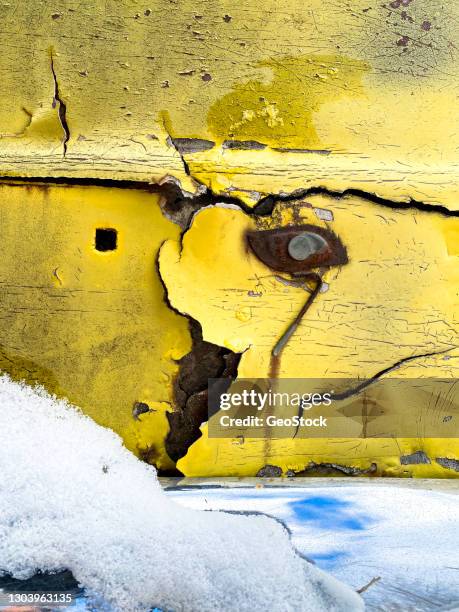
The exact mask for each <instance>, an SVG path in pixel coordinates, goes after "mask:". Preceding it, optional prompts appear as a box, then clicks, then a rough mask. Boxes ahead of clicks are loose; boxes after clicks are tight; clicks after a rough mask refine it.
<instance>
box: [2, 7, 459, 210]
mask: <svg viewBox="0 0 459 612" xmlns="http://www.w3.org/2000/svg"><path fill="white" fill-rule="evenodd" d="M458 17H459V6H458V4H457V2H455V1H454V0H448V1H446V2H443V3H442V4H441V5H439V4H438V2H435V0H426V1H424V2H422V3H421V2H400V1H399V0H394V1H393V2H387V3H382V2H379V1H378V2H375V1H367V0H356V1H354V2H348V1H347V0H339V1H338V2H335V3H333V4H332V5H324V4H323V2H322V1H321V0H307V2H304V1H303V0H282V1H281V2H279V1H278V0H270V1H268V2H267V3H266V4H265V5H264V6H263V10H260V6H259V4H258V3H257V2H254V1H253V0H250V1H249V2H245V3H244V4H243V5H241V4H240V3H237V2H231V1H230V0H218V1H217V0H215V1H204V0H202V1H200V2H198V3H196V2H189V1H188V2H180V3H176V2H170V1H169V0H160V1H158V2H155V3H154V5H151V6H148V3H145V2H140V0H133V1H130V2H118V1H115V0H109V1H106V2H105V1H104V2H102V1H96V2H93V3H91V4H90V5H87V4H84V5H83V4H81V3H80V2H77V1H76V0H66V2H64V3H60V5H59V6H58V7H57V6H56V5H55V3H52V2H50V1H49V0H42V1H41V2H28V1H26V0H12V1H10V2H4V3H2V4H0V19H1V23H2V37H1V41H0V48H1V54H0V58H1V59H0V76H1V80H2V96H1V100H0V134H1V141H0V143H1V146H0V168H1V172H2V174H3V175H9V176H24V175H28V176H53V177H55V176H66V177H76V176H80V177H81V176H83V177H99V178H100V177H109V178H117V179H121V178H125V179H132V180H144V181H156V180H160V179H161V178H162V177H164V176H165V175H168V174H169V175H170V174H172V175H174V176H176V177H177V178H178V179H179V180H181V181H182V182H183V185H184V187H186V188H187V189H189V190H191V189H192V184H191V182H190V181H189V180H188V178H187V175H186V173H185V171H184V168H183V164H182V161H181V159H180V156H179V155H178V153H177V151H176V150H175V149H174V147H173V146H172V145H171V142H170V140H169V139H168V137H169V136H171V137H173V138H192V139H201V140H205V141H208V146H209V147H210V148H209V149H208V150H204V151H202V150H201V151H199V150H198V149H200V148H201V149H202V147H199V146H198V145H199V143H190V146H189V148H188V149H187V151H185V152H184V156H185V158H186V160H187V163H188V166H189V171H190V173H191V175H192V176H193V177H194V178H195V179H197V180H199V181H201V182H204V183H205V184H207V185H209V186H211V187H212V188H213V189H214V191H215V192H222V193H225V192H231V193H237V194H238V195H240V196H241V197H242V198H244V199H245V200H246V201H247V202H248V203H249V204H253V203H254V201H255V200H254V199H256V198H257V193H265V194H267V193H279V192H291V191H293V190H295V189H298V188H305V187H310V186H321V187H326V188H328V189H332V190H338V191H341V190H345V189H350V188H358V189H364V190H366V191H369V192H375V193H378V194H379V195H381V196H384V197H386V198H390V199H394V200H402V201H407V200H409V199H410V198H414V199H417V200H420V201H425V202H429V203H433V204H442V205H444V206H448V207H451V208H456V209H457V198H456V195H455V194H456V192H457V188H458V174H457V163H458V150H459V146H458V145H459V133H458V131H457V129H456V127H455V126H456V125H457V118H458V109H459V106H458V104H459V102H458V96H457V87H458V85H457V83H458V80H457V73H458V63H457V42H458V26H457V24H458ZM56 86H57V94H58V99H59V100H60V101H61V103H63V104H64V105H65V109H63V108H62V106H61V103H56V102H55V101H54V98H55V97H56ZM61 110H65V116H66V123H67V126H66V128H65V129H64V128H63V127H62V125H61V121H60V117H59V112H60V111H61ZM66 130H67V131H68V133H67V134H66ZM63 140H66V143H65V150H64V146H63ZM227 140H237V141H247V140H249V141H257V142H259V143H260V146H261V147H264V148H261V149H256V150H248V151H247V150H242V151H241V150H234V149H231V148H228V147H227V146H224V142H225V141H227ZM201 144H202V143H201ZM190 151H191V152H190ZM193 151H195V152H193ZM254 192H255V193H254Z"/></svg>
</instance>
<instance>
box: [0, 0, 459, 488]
mask: <svg viewBox="0 0 459 612" xmlns="http://www.w3.org/2000/svg"><path fill="white" fill-rule="evenodd" d="M236 4H237V3H234V2H230V0H222V1H221V2H218V3H205V6H204V5H203V7H202V10H201V9H200V10H199V12H198V11H197V10H196V6H195V3H192V2H189V1H188V0H186V1H184V2H181V3H171V2H169V1H168V0H158V2H156V3H155V6H154V7H152V8H149V9H148V10H147V9H146V8H145V6H144V5H143V4H142V3H140V2H139V0H133V1H132V2H129V3H125V2H116V1H115V0H107V2H103V3H102V2H96V3H92V5H91V6H89V5H88V6H84V5H82V3H81V2H77V0H69V1H68V2H66V3H65V7H62V10H61V11H59V13H58V17H56V14H57V13H56V10H55V6H54V5H52V4H51V3H50V1H49V0H44V2H41V3H34V2H27V1H26V0H13V1H11V2H8V3H3V4H1V5H0V19H1V22H2V32H3V35H2V38H1V40H0V50H1V53H0V77H1V79H2V96H1V99H0V176H3V177H12V180H16V179H17V178H20V177H32V178H35V179H36V178H37V177H45V178H46V179H47V180H49V179H52V178H57V179H59V180H63V181H72V180H73V179H75V178H76V179H85V180H89V181H90V180H92V179H110V180H117V181H123V180H128V181H133V182H136V181H137V182H139V183H140V182H142V183H143V184H144V183H154V184H156V185H157V184H160V183H162V181H163V180H164V178H165V177H166V176H170V177H173V179H175V181H176V182H177V181H178V182H179V183H180V185H181V186H182V188H183V189H184V190H186V191H187V192H194V191H195V190H196V188H197V183H202V184H203V185H205V186H207V187H209V188H211V189H212V190H213V192H214V194H217V195H218V194H223V195H231V196H233V197H238V198H239V199H240V200H241V201H243V202H244V203H245V204H246V205H247V206H249V207H253V206H254V205H256V204H257V202H259V201H260V199H261V198H262V197H263V196H265V195H269V194H292V193H294V192H297V190H302V192H305V190H307V189H308V188H317V187H320V188H322V189H323V190H326V191H328V192H329V193H331V192H334V193H336V194H338V193H341V192H348V191H349V190H360V191H361V192H365V193H367V194H374V195H376V196H380V197H381V198H386V199H387V200H389V201H391V202H403V203H407V204H409V203H410V202H411V200H417V201H419V202H422V203H426V204H432V205H438V206H441V207H442V209H445V208H447V209H449V210H450V211H453V210H454V211H457V210H458V198H457V192H458V188H459V173H458V171H457V168H458V163H459V132H458V130H457V129H456V125H457V122H458V116H459V96H458V79H457V72H458V62H457V53H456V48H457V39H458V33H459V30H458V24H459V4H458V3H457V2H454V0H447V1H446V2H444V3H442V5H441V7H440V6H439V5H438V3H437V2H436V1H435V0H425V1H424V2H422V3H420V2H412V3H402V4H401V5H400V3H396V2H394V3H389V4H384V3H371V2H370V3H369V2H368V1H367V0H355V1H353V2H352V3H350V2H348V1H347V0H338V1H337V2H335V3H333V5H326V6H324V3H323V2H322V0H307V1H306V2H304V0H282V1H281V2H279V1H278V0H268V1H267V2H265V4H264V5H263V10H260V6H259V4H258V3H255V2H253V1H252V0H249V1H248V2H245V3H244V4H243V5H242V4H241V5H236ZM227 14H231V17H232V18H231V20H227V19H225V18H224V17H225V15H227ZM426 24H428V25H426ZM56 88H57V89H58V94H59V95H58V98H59V99H56ZM63 112H64V113H65V121H66V129H64V127H63V125H62V121H61V117H60V114H61V115H62V113H63ZM67 129H68V133H67V132H66V130H67ZM67 138H68V141H67V142H65V146H64V141H66V140H67ZM180 139H181V140H182V141H184V140H185V141H186V140H187V139H189V142H188V141H187V142H188V144H189V147H188V149H186V148H185V149H183V150H181V149H180V146H179V144H177V142H178V140H180ZM229 140H231V141H235V142H233V143H232V145H231V146H229V145H228V142H226V143H225V141H229ZM254 141H255V142H254ZM203 142H204V144H205V146H204V147H202V146H201V145H202V144H203ZM0 191H1V195H2V201H1V203H0V210H1V213H2V224H1V228H0V235H1V237H2V247H3V251H4V257H3V260H2V262H1V265H0V268H1V270H2V276H1V279H2V280H1V283H0V290H1V292H2V322H1V323H0V328H1V342H0V344H1V351H0V366H1V368H2V369H5V370H8V371H10V372H12V373H13V374H14V375H15V376H16V377H19V378H25V379H26V380H27V381H28V382H35V381H38V382H40V383H43V384H45V385H46V386H47V388H48V389H50V390H52V391H54V392H56V393H58V394H59V395H64V396H67V397H69V399H70V400H71V401H74V402H75V403H77V404H79V405H81V406H82V407H83V409H84V410H85V411H87V412H88V414H90V415H91V416H93V417H94V418H95V419H96V420H97V421H98V422H100V423H103V424H105V425H108V426H110V427H113V429H115V430H116V431H118V432H119V433H121V434H122V435H123V437H124V439H125V440H126V443H127V445H128V446H129V448H132V449H134V450H136V451H137V452H141V453H142V455H143V456H144V457H145V458H146V459H147V460H148V461H152V462H154V463H155V464H157V465H158V466H160V467H163V468H165V469H168V468H170V467H171V466H172V463H171V461H170V460H169V459H168V457H167V455H166V453H165V450H164V439H165V437H166V436H167V432H168V422H167V418H166V412H167V411H168V410H171V409H172V408H173V406H172V401H173V398H172V385H173V378H174V375H175V373H176V372H177V368H178V366H177V364H176V363H175V361H174V360H176V359H178V358H180V356H182V355H183V354H184V353H186V352H187V350H188V349H189V347H190V339H189V334H188V330H187V323H186V320H185V319H183V318H181V317H180V316H179V315H178V314H177V313H174V312H172V310H171V309H170V308H169V307H168V306H166V304H165V303H164V300H163V297H164V295H163V287H162V285H161V284H160V280H159V278H158V276H157V271H156V268H155V257H156V254H157V252H158V250H159V248H160V246H161V244H162V243H163V242H164V241H166V243H165V244H164V246H163V247H162V249H161V272H162V275H163V279H164V281H165V283H166V286H167V291H168V294H169V296H168V297H169V299H170V301H171V304H172V306H173V307H175V308H176V309H177V310H179V311H181V312H183V313H186V314H189V315H191V316H192V317H194V318H195V319H197V320H198V321H199V322H200V323H201V325H202V327H203V331H204V337H205V339H207V340H209V341H212V342H215V343H216V344H219V345H221V346H225V347H228V348H230V349H231V350H234V351H238V352H242V351H244V354H243V356H242V359H241V363H240V368H239V376H241V377H253V376H254V375H256V376H266V375H267V374H268V373H269V368H270V363H269V362H270V354H271V350H272V347H273V345H274V343H275V342H276V340H278V338H279V335H280V333H282V331H284V330H285V326H286V325H287V324H288V323H289V322H290V321H291V320H292V317H293V316H294V315H295V313H296V312H298V310H299V308H300V307H301V305H302V304H303V303H304V300H305V291H304V289H301V288H298V287H293V286H291V285H289V284H285V282H283V280H284V281H285V279H283V280H282V279H280V278H278V277H277V278H276V275H274V274H273V272H272V271H271V270H269V269H267V268H266V267H265V266H264V265H263V264H262V263H261V262H260V261H258V260H257V259H256V258H255V257H254V256H253V255H252V254H251V253H250V252H249V251H248V250H247V248H246V244H245V241H244V234H245V232H246V231H248V230H254V229H266V228H275V227H284V226H286V225H287V224H290V223H292V222H294V223H301V222H307V223H313V224H315V225H318V226H321V227H330V228H332V229H333V231H335V232H336V233H337V234H338V235H339V236H340V238H341V239H342V241H343V242H344V244H345V245H346V247H347V249H348V254H349V259H350V262H349V264H347V265H345V266H343V267H342V268H341V269H340V268H332V269H330V270H329V271H327V272H326V273H325V274H324V280H325V282H326V287H325V288H326V291H325V292H324V293H321V294H320V295H319V296H318V298H317V300H315V302H314V304H313V306H312V307H311V309H310V310H309V311H308V313H307V316H306V317H305V319H304V321H303V323H302V325H301V327H300V329H299V330H298V332H297V333H296V334H295V335H294V336H293V337H292V339H291V340H290V341H289V343H288V345H287V346H286V348H285V350H284V352H283V354H282V359H281V363H280V371H279V374H280V376H284V377H287V376H299V377H303V376H305V373H307V375H308V376H325V375H327V376H333V375H336V376H343V377H344V376H349V377H355V376H360V377H370V376H373V375H374V374H375V372H378V371H380V370H382V369H384V368H385V367H387V366H390V365H391V364H393V363H395V362H397V361H398V360H399V359H401V358H404V357H408V356H413V355H417V354H424V353H428V352H435V351H448V352H447V353H445V354H444V355H443V354H442V355H441V356H440V355H438V356H437V357H434V356H433V357H429V358H423V359H420V360H419V362H418V361H416V363H414V362H411V363H410V364H405V365H404V368H403V372H404V373H406V375H407V376H416V375H424V374H425V373H426V372H428V373H429V375H438V376H442V375H445V376H457V368H456V366H455V363H456V361H457V354H456V353H454V347H456V346H457V312H458V303H457V286H458V285H459V273H458V267H457V255H458V252H459V251H458V244H459V239H458V237H459V229H458V221H457V217H456V218H453V217H449V218H448V217H446V216H442V215H440V214H436V213H434V212H432V211H429V212H427V210H416V209H410V208H407V209H406V210H396V209H393V208H390V207H389V206H383V205H382V204H378V203H375V202H372V201H369V200H366V199H362V198H357V197H343V198H331V197H328V196H325V195H324V196H318V195H316V196H314V197H311V198H306V199H305V201H303V202H300V203H298V202H297V203H289V204H284V205H279V206H278V207H277V208H276V209H275V211H274V213H273V215H272V217H266V218H263V219H260V218H258V219H255V218H254V217H250V216H248V215H247V214H245V213H243V212H242V211H240V210H229V209H224V208H213V209H209V210H205V211H203V212H201V213H200V214H199V215H197V216H196V217H195V219H194V222H193V224H192V227H191V229H190V230H189V231H188V232H186V234H185V236H184V238H183V243H182V244H180V242H179V230H178V227H177V226H174V225H173V224H172V223H171V222H169V221H168V220H167V219H166V218H165V217H164V216H163V215H161V213H160V210H159V207H158V196H157V195H154V194H151V193H148V192H147V191H137V190H134V189H125V190H121V189H120V190H116V189H113V188H109V187H99V188H97V187H89V186H88V187H81V186H80V187H76V186H75V187H64V186H60V187H57V186H54V187H51V186H48V187H46V186H32V184H30V185H29V186H26V185H17V186H12V185H6V184H5V185H1V186H0ZM317 209H324V210H327V211H331V212H332V215H333V221H329V220H326V219H327V217H319V216H318V215H317V212H316V210H317ZM99 224H100V225H101V226H104V227H107V226H112V225H114V226H116V227H118V228H119V235H118V239H119V244H118V249H117V250H116V252H114V253H98V252H95V251H94V249H93V233H94V230H95V227H96V226H98V225H99ZM112 264H113V265H112ZM446 357H449V359H446ZM398 373H400V372H398ZM136 401H141V402H145V403H146V404H148V406H149V407H150V409H151V411H150V412H147V413H143V414H141V415H139V417H138V420H135V419H134V418H133V416H132V405H133V403H134V402H136ZM203 434H204V435H203V437H202V438H201V439H200V440H198V441H197V442H196V443H195V444H194V445H193V446H192V447H191V449H190V451H189V453H188V455H187V456H186V457H185V458H183V459H182V460H181V461H180V462H179V466H180V468H181V469H182V470H183V471H184V472H185V473H186V474H189V475H222V474H231V475H253V474H254V473H256V472H257V471H258V469H259V468H261V467H263V465H264V464H265V463H266V462H267V460H269V462H271V463H274V464H276V465H280V466H281V467H282V469H283V470H284V471H287V470H289V469H292V470H294V471H298V470H302V469H304V468H305V467H306V466H307V465H308V462H309V461H315V462H324V463H327V462H330V463H333V462H342V463H343V464H345V465H353V466H356V467H360V468H362V469H367V468H368V467H369V465H371V463H372V462H376V463H377V464H378V469H379V470H380V473H384V474H388V475H402V476H403V475H433V476H437V475H440V476H454V475H456V474H455V473H454V472H453V471H452V470H448V469H447V468H444V467H442V466H440V465H439V464H438V463H436V462H435V457H450V458H456V457H457V456H458V447H457V443H456V442H455V441H454V440H383V441H381V440H380V441H378V440H359V441H355V440H336V439H335V440H328V441H327V440H324V441H317V440H316V441H314V442H311V443H310V444H308V443H307V442H305V441H302V442H296V441H291V440H290V441H289V440H283V441H275V440H273V441H271V442H270V446H269V448H268V449H267V446H266V445H263V443H262V441H260V440H245V441H244V442H243V443H241V441H240V440H230V441H224V440H219V441H218V440H209V439H208V437H207V436H206V427H203ZM417 450H424V451H425V452H426V454H427V455H428V456H429V457H431V458H432V463H431V464H429V465H403V466H402V465H400V460H399V457H400V455H402V454H410V453H411V452H415V451H417Z"/></svg>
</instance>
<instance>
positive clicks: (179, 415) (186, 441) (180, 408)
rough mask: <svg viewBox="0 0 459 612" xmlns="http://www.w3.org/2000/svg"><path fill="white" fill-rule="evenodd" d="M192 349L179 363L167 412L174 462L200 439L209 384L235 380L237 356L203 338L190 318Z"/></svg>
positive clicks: (169, 452) (171, 452)
mask: <svg viewBox="0 0 459 612" xmlns="http://www.w3.org/2000/svg"><path fill="white" fill-rule="evenodd" d="M189 326H190V333H191V341H192V348H191V351H190V352H189V353H187V354H186V355H185V356H184V357H182V358H181V359H180V360H179V361H178V364H179V372H178V374H177V376H176V378H175V381H174V389H173V391H174V411H173V412H168V413H167V418H168V420H169V427H170V431H169V434H168V436H167V438H166V451H167V454H168V455H169V457H170V458H171V459H172V460H173V461H178V460H179V459H180V458H181V457H183V456H185V455H186V453H187V451H188V448H189V447H190V446H191V444H193V443H194V442H195V441H196V440H197V439H198V438H200V437H201V431H200V426H201V425H202V424H203V423H205V422H206V421H207V420H208V407H207V400H208V381H209V379H210V378H226V379H228V384H230V382H231V381H232V380H233V379H234V378H236V376H237V368H238V365H239V360H240V354H238V353H234V352H233V351H230V350H229V349H226V348H223V347H221V346H218V345H216V344H212V343H211V342H206V341H205V340H203V338H202V330H201V326H200V324H199V323H198V322H197V321H195V320H194V319H191V318H189Z"/></svg>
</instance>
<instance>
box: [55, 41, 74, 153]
mask: <svg viewBox="0 0 459 612" xmlns="http://www.w3.org/2000/svg"><path fill="white" fill-rule="evenodd" d="M51 72H52V75H53V80H54V99H53V108H56V106H57V112H58V115H59V121H60V122H61V126H62V129H63V130H64V138H63V139H62V147H63V156H64V157H65V156H66V154H67V143H68V141H69V139H70V129H69V126H68V123H67V107H66V105H65V102H64V101H63V100H62V98H61V96H60V93H59V83H58V80H57V75H56V70H55V68H54V58H53V54H52V53H51Z"/></svg>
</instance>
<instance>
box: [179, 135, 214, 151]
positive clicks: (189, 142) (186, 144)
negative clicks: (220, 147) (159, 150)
mask: <svg viewBox="0 0 459 612" xmlns="http://www.w3.org/2000/svg"><path fill="white" fill-rule="evenodd" d="M171 142H172V144H173V145H174V147H175V148H176V149H177V151H179V152H180V154H183V155H187V154H189V153H200V152H202V151H208V150H209V149H212V148H213V147H214V145H215V142H214V141H213V140H205V139H204V138H171Z"/></svg>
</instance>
